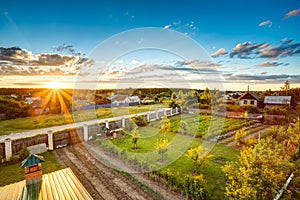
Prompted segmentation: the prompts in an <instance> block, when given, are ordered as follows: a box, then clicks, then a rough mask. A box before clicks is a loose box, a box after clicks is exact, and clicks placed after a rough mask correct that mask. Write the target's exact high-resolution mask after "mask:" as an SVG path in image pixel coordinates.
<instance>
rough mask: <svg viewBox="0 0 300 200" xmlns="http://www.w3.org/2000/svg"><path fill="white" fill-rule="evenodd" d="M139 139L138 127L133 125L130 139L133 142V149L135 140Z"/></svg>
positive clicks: (135, 146) (135, 145)
mask: <svg viewBox="0 0 300 200" xmlns="http://www.w3.org/2000/svg"><path fill="white" fill-rule="evenodd" d="M138 139H139V129H138V127H137V126H136V127H134V128H133V130H132V132H131V140H132V144H133V149H137V148H138V147H137V142H138Z"/></svg>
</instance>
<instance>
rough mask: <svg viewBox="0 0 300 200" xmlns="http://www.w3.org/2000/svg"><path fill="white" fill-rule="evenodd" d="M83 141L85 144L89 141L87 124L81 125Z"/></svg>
mask: <svg viewBox="0 0 300 200" xmlns="http://www.w3.org/2000/svg"><path fill="white" fill-rule="evenodd" d="M83 140H84V141H85V142H86V141H88V140H89V127H88V125H87V124H83Z"/></svg>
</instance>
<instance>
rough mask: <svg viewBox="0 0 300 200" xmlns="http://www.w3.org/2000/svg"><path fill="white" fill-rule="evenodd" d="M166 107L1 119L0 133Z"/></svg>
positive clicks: (103, 109)
mask: <svg viewBox="0 0 300 200" xmlns="http://www.w3.org/2000/svg"><path fill="white" fill-rule="evenodd" d="M163 107H165V105H164V104H155V105H141V106H131V107H119V108H116V109H112V108H100V109H97V110H80V111H76V112H73V113H71V114H68V115H61V114H49V115H41V116H36V117H25V118H17V119H11V120H3V121H0V130H1V131H0V135H7V134H10V133H13V132H21V131H27V130H32V129H39V128H45V127H51V126H58V125H63V124H68V123H73V122H74V121H75V122H81V121H87V120H93V119H96V118H97V119H104V118H108V117H113V116H121V115H127V114H135V113H141V112H148V111H151V110H156V109H159V108H163Z"/></svg>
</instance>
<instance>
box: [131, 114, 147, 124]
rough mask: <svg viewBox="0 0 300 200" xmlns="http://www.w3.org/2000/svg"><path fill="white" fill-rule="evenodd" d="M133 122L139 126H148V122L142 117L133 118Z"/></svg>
mask: <svg viewBox="0 0 300 200" xmlns="http://www.w3.org/2000/svg"><path fill="white" fill-rule="evenodd" d="M132 120H133V122H134V123H135V124H136V125H138V126H147V125H148V122H147V121H146V120H145V119H144V118H143V117H142V116H137V117H132Z"/></svg>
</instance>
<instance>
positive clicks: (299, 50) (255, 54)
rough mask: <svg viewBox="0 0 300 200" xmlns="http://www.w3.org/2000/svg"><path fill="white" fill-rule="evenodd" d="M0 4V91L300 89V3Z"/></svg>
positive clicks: (252, 0)
mask: <svg viewBox="0 0 300 200" xmlns="http://www.w3.org/2000/svg"><path fill="white" fill-rule="evenodd" d="M0 5H1V6H0V86H1V87H51V86H53V85H56V86H57V87H65V88H76V87H80V88H116V87H120V88H126V87H192V88H197V89H204V88H205V87H209V88H211V89H213V88H218V89H222V90H225V89H227V90H246V89H247V86H248V85H249V86H250V89H251V90H266V89H272V90H276V89H279V88H280V87H281V86H283V83H284V82H285V81H287V80H288V81H289V82H290V83H291V87H300V31H299V30H300V1H299V0H226V1H224V0H215V1H211V0H185V1H179V0H173V1H159V0H139V1H137V0H127V1H125V0H123V1H121V0H119V1H116V0H109V1H108V0H107V1H91V0H85V1H56V0H53V1H11V0H10V1H8V0H0ZM104 55H105V56H104ZM53 82H56V83H57V84H53Z"/></svg>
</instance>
